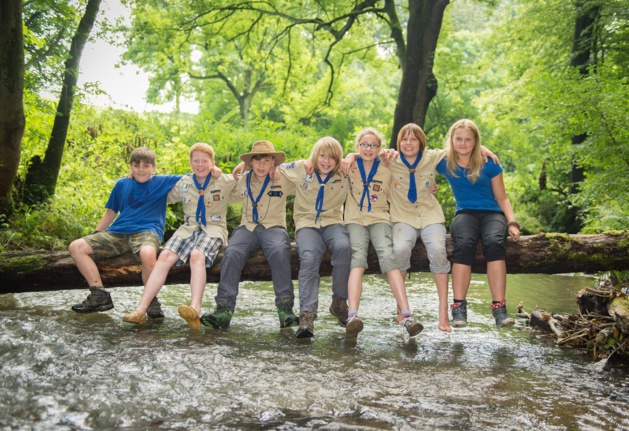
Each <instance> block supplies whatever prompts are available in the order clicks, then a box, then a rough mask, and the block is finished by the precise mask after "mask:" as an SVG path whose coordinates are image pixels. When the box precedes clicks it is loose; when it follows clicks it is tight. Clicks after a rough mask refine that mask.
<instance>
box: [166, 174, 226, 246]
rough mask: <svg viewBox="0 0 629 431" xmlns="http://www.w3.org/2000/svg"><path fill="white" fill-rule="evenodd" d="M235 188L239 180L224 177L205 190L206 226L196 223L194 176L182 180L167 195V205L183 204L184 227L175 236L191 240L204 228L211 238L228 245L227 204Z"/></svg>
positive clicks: (211, 181) (196, 192)
mask: <svg viewBox="0 0 629 431" xmlns="http://www.w3.org/2000/svg"><path fill="white" fill-rule="evenodd" d="M235 188H236V180H234V178H233V177H232V176H231V175H225V174H223V175H221V176H220V177H218V178H212V179H210V183H209V184H208V185H207V187H206V188H205V194H204V202H205V219H206V224H207V226H203V224H201V223H197V222H196V214H197V204H198V202H199V189H197V187H196V186H195V185H194V181H193V180H192V175H186V176H184V177H182V178H181V179H180V180H179V181H178V182H177V184H175V186H174V187H173V188H172V190H171V191H170V193H168V202H178V201H179V202H181V203H183V214H184V224H182V225H181V226H180V227H179V228H178V229H177V231H176V232H175V235H177V236H179V237H181V238H188V237H190V235H192V233H193V232H194V231H195V230H196V229H197V228H198V227H200V228H202V229H203V230H204V231H205V232H206V233H207V234H208V235H209V236H211V237H214V238H220V239H222V240H223V244H225V243H227V221H226V214H227V203H228V201H229V198H230V196H231V194H232V191H233V190H234V189H235Z"/></svg>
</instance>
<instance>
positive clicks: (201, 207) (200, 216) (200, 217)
mask: <svg viewBox="0 0 629 431" xmlns="http://www.w3.org/2000/svg"><path fill="white" fill-rule="evenodd" d="M210 178H212V175H210V174H208V176H207V177H205V182H204V183H203V185H201V183H199V182H198V181H197V176H196V175H195V174H192V181H194V185H195V187H196V188H197V189H199V201H198V202H197V214H196V217H195V220H196V221H197V223H201V224H202V225H203V226H207V222H206V221H205V199H204V198H205V188H206V187H207V185H208V184H209V183H210Z"/></svg>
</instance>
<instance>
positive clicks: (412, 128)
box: [397, 123, 426, 151]
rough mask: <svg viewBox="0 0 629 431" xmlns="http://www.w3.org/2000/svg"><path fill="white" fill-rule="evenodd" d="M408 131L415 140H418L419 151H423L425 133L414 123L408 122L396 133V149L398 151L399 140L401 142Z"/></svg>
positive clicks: (424, 147)
mask: <svg viewBox="0 0 629 431" xmlns="http://www.w3.org/2000/svg"><path fill="white" fill-rule="evenodd" d="M408 132H411V133H412V134H413V135H415V137H416V138H417V140H418V141H419V151H424V150H425V149H426V134H425V133H424V131H423V130H422V128H421V127H419V126H418V125H417V124H415V123H408V124H407V125H405V126H402V128H401V129H400V132H399V133H398V134H397V150H398V151H400V142H402V138H404V136H406V134H407V133H408Z"/></svg>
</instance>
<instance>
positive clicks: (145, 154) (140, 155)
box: [129, 147, 155, 166]
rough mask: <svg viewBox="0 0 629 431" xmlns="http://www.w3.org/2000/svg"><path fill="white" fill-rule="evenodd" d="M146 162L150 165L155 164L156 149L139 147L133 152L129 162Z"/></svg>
mask: <svg viewBox="0 0 629 431" xmlns="http://www.w3.org/2000/svg"><path fill="white" fill-rule="evenodd" d="M140 162H145V163H148V164H149V165H153V166H155V151H153V150H151V149H150V148H146V147H138V148H136V149H135V150H133V152H132V153H131V157H129V164H130V165H132V164H134V163H140Z"/></svg>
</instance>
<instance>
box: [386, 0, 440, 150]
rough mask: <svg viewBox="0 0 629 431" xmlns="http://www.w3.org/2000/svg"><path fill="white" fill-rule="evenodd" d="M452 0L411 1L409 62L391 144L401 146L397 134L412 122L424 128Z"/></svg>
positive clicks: (403, 80) (407, 61) (409, 3)
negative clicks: (435, 61)
mask: <svg viewBox="0 0 629 431" xmlns="http://www.w3.org/2000/svg"><path fill="white" fill-rule="evenodd" d="M449 3H450V1H449V0H436V1H432V0H431V1H425V0H409V2H408V7H409V18H408V25H407V30H406V32H407V36H406V38H407V45H406V61H405V63H404V67H403V71H402V82H401V83H400V90H399V92H398V99H397V105H396V106H395V116H394V118H393V130H392V134H391V141H390V145H389V146H390V147H391V148H397V134H398V132H399V131H400V129H401V128H402V126H404V125H405V124H408V123H416V124H418V125H419V126H421V127H424V122H425V120H426V112H427V111H428V105H430V102H431V100H432V99H433V98H434V97H435V95H436V94H437V78H436V77H435V75H434V73H433V65H434V60H435V51H436V49H437V41H438V39H439V33H440V31H441V23H442V22H443V13H444V11H445V8H446V6H448V4H449Z"/></svg>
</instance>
